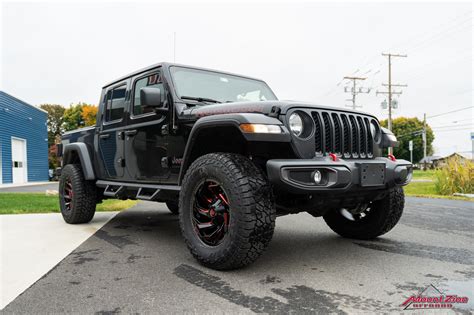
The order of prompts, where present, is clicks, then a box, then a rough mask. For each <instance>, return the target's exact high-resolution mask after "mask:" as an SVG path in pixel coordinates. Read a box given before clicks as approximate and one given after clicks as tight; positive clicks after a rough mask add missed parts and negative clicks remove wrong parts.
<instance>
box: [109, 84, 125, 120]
mask: <svg viewBox="0 0 474 315" xmlns="http://www.w3.org/2000/svg"><path fill="white" fill-rule="evenodd" d="M126 92H127V86H126V85H122V86H119V87H116V88H114V89H113V90H110V91H108V92H107V99H106V103H105V105H106V112H105V121H114V120H120V119H122V118H123V112H124V111H125V94H126Z"/></svg>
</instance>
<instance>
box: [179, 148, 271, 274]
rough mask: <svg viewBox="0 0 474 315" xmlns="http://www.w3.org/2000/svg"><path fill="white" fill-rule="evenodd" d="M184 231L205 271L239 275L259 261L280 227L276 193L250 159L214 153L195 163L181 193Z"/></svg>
mask: <svg viewBox="0 0 474 315" xmlns="http://www.w3.org/2000/svg"><path fill="white" fill-rule="evenodd" d="M179 202H180V205H179V208H180V213H179V218H180V226H181V232H182V234H183V237H184V239H185V241H186V244H187V245H188V248H189V250H190V251H191V253H192V254H193V256H194V257H195V258H196V259H197V260H198V261H199V262H200V263H202V264H203V265H205V266H207V267H209V268H213V269H218V270H226V269H235V268H240V267H243V266H246V265H248V264H250V263H252V262H253V261H255V260H256V259H257V258H258V257H259V256H260V255H261V254H262V253H263V252H264V250H265V249H266V247H267V246H268V244H269V242H270V240H271V238H272V235H273V230H274V227H275V205H274V200H273V195H272V190H271V188H270V186H269V184H268V181H267V179H266V178H265V175H264V174H263V172H262V171H261V170H260V169H259V168H258V167H256V166H255V164H253V163H252V161H250V160H249V159H248V158H246V157H244V156H241V155H238V154H230V153H211V154H207V155H204V156H202V157H200V158H198V159H197V160H196V161H194V162H193V163H192V164H191V166H190V167H189V169H188V170H187V172H186V175H185V177H184V180H183V184H182V186H181V192H180V199H179Z"/></svg>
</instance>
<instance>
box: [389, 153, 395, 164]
mask: <svg viewBox="0 0 474 315" xmlns="http://www.w3.org/2000/svg"><path fill="white" fill-rule="evenodd" d="M388 158H389V159H390V160H391V161H392V162H396V161H397V159H396V158H395V155H393V154H389V155H388Z"/></svg>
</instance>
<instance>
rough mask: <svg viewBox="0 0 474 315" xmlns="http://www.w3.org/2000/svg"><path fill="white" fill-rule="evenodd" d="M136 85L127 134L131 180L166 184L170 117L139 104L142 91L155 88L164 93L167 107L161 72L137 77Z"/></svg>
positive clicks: (151, 72)
mask: <svg viewBox="0 0 474 315" xmlns="http://www.w3.org/2000/svg"><path fill="white" fill-rule="evenodd" d="M133 82H134V83H133V85H132V97H131V99H132V101H131V102H130V103H131V104H130V119H129V121H128V125H127V129H126V130H125V152H126V156H127V161H126V164H127V172H128V176H129V177H130V179H131V180H132V181H146V182H158V183H166V182H167V181H168V178H169V168H168V166H167V164H168V122H169V120H168V116H167V115H166V114H163V113H155V112H154V110H153V108H148V107H146V106H142V105H141V101H140V89H141V88H143V87H154V88H157V89H160V90H161V96H162V101H163V103H164V106H165V107H166V106H168V103H167V102H166V94H165V88H164V85H163V81H162V77H161V74H160V70H159V69H155V70H153V71H150V72H148V73H146V74H144V75H141V76H137V77H135V78H134V80H133Z"/></svg>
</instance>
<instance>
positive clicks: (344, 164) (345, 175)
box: [267, 157, 413, 194]
mask: <svg viewBox="0 0 474 315" xmlns="http://www.w3.org/2000/svg"><path fill="white" fill-rule="evenodd" d="M316 171H319V173H320V175H321V181H320V182H319V183H316V182H315V180H314V177H315V176H314V175H315V172H316ZM412 173H413V168H412V164H411V163H410V162H408V161H406V160H396V161H392V160H390V159H388V158H383V157H378V158H374V159H370V160H367V159H351V160H343V159H338V160H337V161H333V160H332V159H331V158H330V157H326V158H318V159H311V160H293V159H292V160H269V161H268V162H267V174H268V178H269V180H270V182H271V183H272V185H273V186H274V187H276V188H277V189H279V190H283V191H288V192H292V193H299V194H308V193H319V192H347V191H351V192H354V191H373V190H382V189H388V188H392V187H395V186H404V185H406V184H408V183H409V182H410V180H411V177H412Z"/></svg>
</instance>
